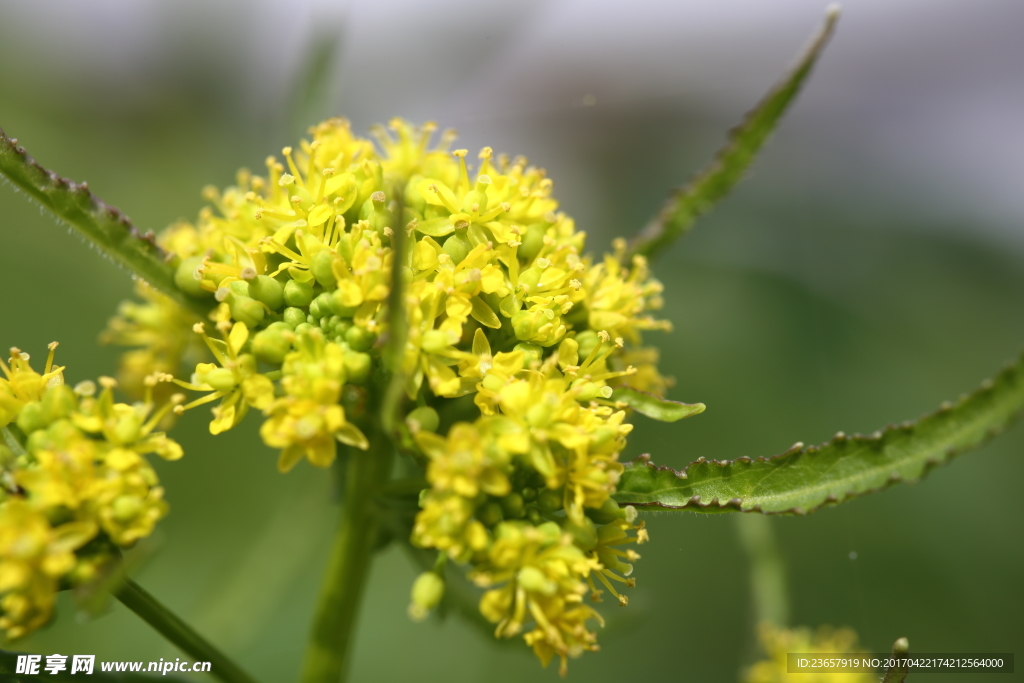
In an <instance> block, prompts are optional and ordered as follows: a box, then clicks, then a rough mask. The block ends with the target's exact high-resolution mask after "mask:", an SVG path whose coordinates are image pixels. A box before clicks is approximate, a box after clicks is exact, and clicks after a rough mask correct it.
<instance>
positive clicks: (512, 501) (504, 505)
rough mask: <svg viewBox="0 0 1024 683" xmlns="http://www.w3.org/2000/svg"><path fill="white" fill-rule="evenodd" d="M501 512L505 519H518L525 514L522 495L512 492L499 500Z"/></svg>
mask: <svg viewBox="0 0 1024 683" xmlns="http://www.w3.org/2000/svg"><path fill="white" fill-rule="evenodd" d="M501 511H502V512H503V513H504V514H505V519H519V518H521V517H522V516H523V515H525V514H526V505H525V503H523V497H522V495H520V494H518V493H516V492H514V491H513V492H512V493H510V494H508V495H507V496H505V497H504V498H502V499H501Z"/></svg>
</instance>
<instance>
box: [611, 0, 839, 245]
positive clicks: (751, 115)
mask: <svg viewBox="0 0 1024 683" xmlns="http://www.w3.org/2000/svg"><path fill="white" fill-rule="evenodd" d="M838 18H839V7H838V5H833V6H831V7H829V8H828V12H827V14H826V16H825V23H824V25H823V26H822V27H821V29H820V30H819V31H818V33H817V34H815V36H814V38H813V40H812V41H811V44H810V46H809V47H808V48H807V49H806V51H805V52H804V54H803V55H802V56H801V57H800V59H799V60H798V61H797V63H796V65H795V66H794V67H793V69H792V70H791V71H790V72H789V73H788V74H787V75H786V76H785V77H784V78H783V79H782V80H780V81H779V82H778V83H776V84H775V85H774V86H773V87H772V89H771V90H769V91H768V94H766V95H765V96H764V98H763V99H762V100H761V101H760V102H759V103H758V104H757V106H756V107H754V108H753V109H752V110H751V111H750V112H748V113H747V115H746V117H745V118H744V119H743V122H742V123H740V124H739V125H738V126H736V127H735V128H733V129H732V131H730V134H729V140H728V142H726V144H725V146H724V147H722V148H721V149H720V150H718V153H717V154H716V155H715V158H714V159H713V160H712V161H711V163H710V164H708V165H707V166H706V167H705V168H704V169H703V170H702V171H701V172H700V173H698V174H697V176H696V177H694V178H693V179H692V180H691V181H690V182H689V183H687V185H686V186H685V187H682V188H679V189H678V190H676V191H675V192H673V193H672V196H670V197H669V199H668V200H667V201H666V202H665V204H664V206H663V207H662V209H661V211H659V212H658V215H657V216H655V218H654V219H653V220H652V221H651V222H650V223H649V224H648V225H647V227H645V228H644V229H643V230H642V231H641V232H640V233H639V234H638V235H637V236H636V237H635V238H634V239H633V241H632V243H631V244H630V247H629V251H630V253H631V254H640V255H643V256H647V257H648V258H653V257H654V256H656V255H657V254H659V253H660V252H662V251H664V250H665V249H666V248H667V247H669V246H671V244H672V243H673V242H674V241H675V240H676V239H678V238H679V237H682V236H683V235H685V234H686V233H687V232H688V231H689V230H690V228H691V227H693V223H694V221H696V220H697V218H698V217H699V216H700V215H701V214H703V213H705V212H706V211H708V210H709V209H710V208H711V207H712V206H713V205H714V204H715V203H717V202H718V201H719V200H720V199H722V198H723V197H724V196H725V195H727V194H728V193H729V191H730V190H731V189H732V188H733V186H734V185H736V183H738V182H739V181H740V180H742V179H743V174H744V173H745V172H746V170H747V168H748V167H749V166H750V164H751V163H753V161H754V158H755V157H756V156H757V153H758V151H760V149H761V146H762V145H764V143H765V141H766V140H767V139H768V137H769V136H770V135H771V133H772V131H774V130H775V126H776V125H777V124H778V122H779V120H780V119H781V118H782V115H783V114H785V113H786V110H787V109H788V108H789V105H790V104H791V103H792V102H793V100H794V99H795V98H796V95H797V93H799V92H800V88H801V86H803V84H804V81H806V80H807V77H808V76H809V75H810V73H811V69H812V68H813V67H814V63H815V62H816V61H817V60H818V57H819V56H820V55H821V52H822V50H824V49H825V45H826V44H827V43H828V40H829V38H831V37H832V32H833V30H834V29H835V24H836V20H837V19H838Z"/></svg>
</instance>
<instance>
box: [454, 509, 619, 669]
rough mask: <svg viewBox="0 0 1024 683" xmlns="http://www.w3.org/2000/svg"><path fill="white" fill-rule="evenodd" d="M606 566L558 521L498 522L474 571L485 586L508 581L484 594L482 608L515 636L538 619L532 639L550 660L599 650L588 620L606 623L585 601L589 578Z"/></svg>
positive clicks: (505, 634)
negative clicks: (601, 566) (586, 553)
mask: <svg viewBox="0 0 1024 683" xmlns="http://www.w3.org/2000/svg"><path fill="white" fill-rule="evenodd" d="M598 569H600V565H599V564H598V563H597V561H596V560H593V559H590V558H588V557H587V556H586V555H585V554H584V552H583V551H582V550H580V549H579V548H578V547H577V546H576V545H574V544H573V543H572V540H571V538H570V536H569V535H567V534H564V533H563V532H562V530H561V529H559V528H558V526H557V525H556V524H554V523H552V522H547V523H545V524H541V525H540V526H537V527H534V526H530V525H528V524H524V523H521V522H503V523H501V524H500V525H498V528H497V530H496V532H495V540H494V543H493V544H492V546H491V548H490V550H489V551H488V553H487V557H486V560H485V561H484V562H483V563H481V564H480V565H479V566H478V567H477V568H476V569H474V571H473V577H474V579H475V581H476V582H477V583H478V584H479V585H481V586H484V587H490V586H493V585H495V584H504V585H503V586H501V587H500V588H492V589H491V590H488V591H487V592H486V593H484V595H483V598H481V600H480V611H481V612H482V613H483V615H484V617H486V618H487V619H488V621H490V622H492V623H496V624H497V628H496V629H495V636H497V637H499V638H511V637H513V636H515V635H517V634H519V633H521V632H522V631H523V629H524V627H525V626H526V625H527V624H528V623H530V622H532V623H533V625H534V627H533V629H532V630H531V631H530V632H528V633H527V634H526V635H525V638H526V642H527V643H528V644H529V645H531V646H532V647H533V649H534V652H535V653H536V654H537V656H538V657H539V658H540V659H541V661H542V662H543V663H544V664H545V665H547V663H548V662H549V661H550V660H551V657H552V656H553V655H558V656H559V658H560V659H561V662H562V663H561V667H560V671H561V673H562V675H565V671H566V666H567V658H568V657H578V656H580V655H581V654H582V653H583V652H584V651H586V650H596V649H597V645H596V638H595V636H594V635H593V634H592V633H591V632H590V631H589V630H588V629H587V626H586V623H587V621H589V620H590V619H594V620H595V621H597V622H598V623H603V622H602V620H601V617H600V616H599V615H598V614H597V612H596V611H594V609H593V608H591V607H588V606H586V605H584V604H583V595H584V594H585V593H586V590H587V588H586V583H585V580H586V579H587V578H588V577H589V575H590V573H591V572H592V571H595V570H598Z"/></svg>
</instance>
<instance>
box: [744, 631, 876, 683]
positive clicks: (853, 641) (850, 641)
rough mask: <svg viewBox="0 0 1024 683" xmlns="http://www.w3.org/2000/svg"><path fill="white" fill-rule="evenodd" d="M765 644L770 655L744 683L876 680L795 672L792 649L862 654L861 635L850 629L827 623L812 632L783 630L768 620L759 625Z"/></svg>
mask: <svg viewBox="0 0 1024 683" xmlns="http://www.w3.org/2000/svg"><path fill="white" fill-rule="evenodd" d="M758 636H759V639H760V641H761V647H762V649H763V650H764V653H765V655H767V658H766V659H764V660H762V661H759V662H757V663H756V664H754V665H753V666H752V667H750V669H748V670H747V672H746V675H745V676H744V678H743V683H876V682H877V681H878V678H877V677H876V676H875V675H874V674H871V673H850V672H838V673H837V672H814V673H798V674H791V673H788V671H789V664H788V662H787V656H788V654H789V653H791V652H796V653H805V654H808V655H819V656H820V655H836V654H851V655H852V654H860V655H866V654H867V653H866V652H864V651H863V650H862V649H861V648H860V647H859V646H858V645H857V634H856V633H855V632H854V631H853V630H852V629H848V628H841V629H832V628H829V627H826V626H823V627H821V628H820V629H818V630H817V631H816V632H814V633H811V631H810V629H807V628H797V629H783V628H779V627H777V626H774V625H773V624H769V623H764V624H761V625H760V626H759V627H758Z"/></svg>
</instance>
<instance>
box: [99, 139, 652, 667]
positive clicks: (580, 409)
mask: <svg viewBox="0 0 1024 683" xmlns="http://www.w3.org/2000/svg"><path fill="white" fill-rule="evenodd" d="M390 131H391V132H390V133H389V132H388V131H387V130H385V129H383V128H381V129H379V130H377V131H376V132H375V135H376V138H377V143H378V144H377V145H376V146H375V145H374V144H373V143H372V142H371V141H369V140H365V139H361V138H358V137H356V136H353V135H352V133H351V131H350V129H349V126H348V123H347V122H346V121H344V120H341V119H332V120H329V121H326V122H324V123H321V124H320V125H318V126H316V127H314V128H312V129H311V130H310V133H311V135H312V139H311V140H310V141H303V142H302V144H301V145H300V147H299V148H297V149H293V148H290V147H289V148H285V149H284V150H283V151H282V156H283V162H282V161H280V160H279V159H278V158H275V157H271V158H269V159H267V164H266V165H267V175H266V177H259V176H256V175H253V174H250V173H249V172H247V171H242V172H240V173H239V174H238V178H237V185H236V186H234V187H231V188H228V189H226V190H224V191H223V192H220V191H216V190H213V189H210V190H207V192H206V197H207V198H208V200H209V201H210V202H211V204H212V208H210V209H206V210H204V211H203V212H202V213H201V214H200V216H199V220H198V221H197V222H196V223H195V224H194V225H193V224H188V223H180V224H177V225H173V226H171V227H170V228H169V229H168V230H166V231H165V232H164V233H163V234H162V235H161V236H160V238H159V241H160V244H161V246H163V247H164V248H165V249H167V250H168V251H169V252H171V253H172V254H173V255H174V257H175V258H176V259H177V261H176V263H177V271H176V283H177V284H178V286H179V287H180V288H181V289H182V290H183V291H185V292H187V293H188V294H190V295H192V296H195V297H199V298H205V299H207V300H208V301H209V302H210V305H211V307H213V308H214V312H213V313H212V314H211V322H212V323H213V325H212V327H211V326H210V324H209V323H207V322H206V321H201V322H198V323H197V322H196V321H192V320H189V318H188V316H187V315H184V316H183V315H181V314H180V312H179V313H174V312H173V311H171V310H168V309H169V308H175V305H174V304H172V303H170V301H169V300H164V299H159V298H157V297H149V300H148V303H147V304H141V305H134V306H128V307H126V308H123V309H122V311H121V316H120V317H119V318H117V319H115V321H114V322H112V324H111V330H112V331H111V338H112V339H114V340H115V341H122V342H124V341H127V342H135V343H141V344H143V345H145V347H146V348H144V349H142V350H137V351H135V352H134V354H135V355H134V356H132V359H131V362H126V363H124V364H123V365H122V372H124V373H128V374H131V373H136V374H138V373H149V372H153V371H154V370H159V371H165V369H166V368H168V367H172V366H176V365H177V364H178V363H179V362H181V361H182V360H187V359H188V356H189V354H190V353H191V349H192V348H193V347H192V343H191V342H188V341H187V340H186V337H187V336H189V335H192V337H193V338H196V334H198V338H200V339H201V340H202V342H203V343H205V345H206V346H207V347H208V349H209V351H210V353H211V354H212V356H213V360H214V361H215V362H213V363H205V362H200V363H198V364H197V365H195V366H194V371H192V377H191V380H190V381H189V382H180V381H179V382H178V383H179V384H180V385H181V386H183V387H186V388H188V389H190V390H193V391H198V392H203V393H204V394H205V395H204V396H202V397H201V398H199V399H197V400H195V401H193V402H191V403H189V404H188V405H183V406H180V407H179V408H177V409H176V410H177V411H178V412H181V411H183V410H187V409H189V408H192V407H195V406H198V405H200V404H203V403H207V402H212V401H219V403H218V404H217V406H216V407H215V408H214V411H213V415H214V417H213V421H212V422H211V424H210V430H211V432H213V433H219V432H222V431H224V430H226V429H229V428H231V427H233V426H234V425H236V424H238V422H239V421H240V420H241V419H242V417H243V416H244V415H245V413H246V411H247V410H248V409H250V408H255V409H257V410H260V411H262V413H263V414H264V417H265V421H264V423H263V426H262V428H261V431H260V433H261V435H262V437H263V440H264V442H265V443H266V444H267V445H269V446H271V447H273V448H276V449H280V457H279V461H278V466H279V468H280V469H281V470H282V471H286V470H288V469H290V468H291V467H293V466H294V465H295V464H296V463H297V462H298V461H299V460H301V459H303V458H305V459H307V460H308V461H309V462H310V463H312V464H313V465H317V466H321V467H326V466H329V465H330V464H331V463H332V462H333V461H334V459H335V457H336V444H337V442H341V443H343V444H346V445H349V446H352V447H355V448H362V449H365V448H367V446H368V441H367V438H366V436H364V430H363V429H361V428H360V426H359V424H362V423H361V422H360V420H367V419H369V420H373V419H375V416H373V415H372V412H373V410H372V407H373V406H378V405H380V395H381V393H382V388H383V385H384V384H385V383H386V382H387V381H388V378H389V377H390V374H391V372H392V371H393V370H394V368H389V367H385V366H384V364H383V363H382V361H381V356H382V350H383V349H384V348H385V347H386V346H387V344H388V340H389V339H390V334H391V330H390V329H389V326H388V320H389V315H390V314H389V310H388V308H389V307H388V301H389V296H390V295H391V288H392V279H393V278H392V276H393V273H394V272H395V270H396V269H400V270H399V273H398V274H399V276H400V278H401V282H402V285H403V289H402V292H401V298H400V299H399V301H400V302H401V304H402V306H403V309H404V312H405V318H406V323H407V324H406V326H405V327H406V328H407V338H406V343H405V346H404V348H403V349H400V350H399V353H398V354H397V355H398V358H397V365H398V366H399V367H398V370H399V371H400V373H401V377H402V378H403V380H404V390H405V396H406V400H407V403H406V404H405V408H403V410H404V411H407V412H406V415H407V419H406V420H405V424H404V426H403V427H402V429H404V430H406V431H405V438H404V443H406V444H407V445H408V446H409V448H410V449H412V450H414V451H416V453H415V458H417V459H418V462H420V463H421V464H423V465H424V466H425V469H426V479H427V484H428V485H427V487H426V488H425V489H424V491H423V492H422V494H421V497H420V505H421V511H420V512H419V514H418V515H417V517H416V520H415V523H414V528H413V530H412V541H413V542H414V543H415V544H417V545H419V546H421V547H425V548H434V549H437V550H438V551H439V552H441V553H443V554H444V555H446V556H447V557H449V558H451V559H452V560H454V561H456V562H459V563H469V564H471V565H472V575H473V577H474V578H475V579H476V580H477V581H478V582H479V583H480V584H481V585H486V586H500V587H493V588H491V590H489V591H488V592H487V593H485V595H484V598H483V602H482V603H481V610H482V612H483V614H484V615H485V616H486V617H487V618H488V619H491V620H492V621H494V622H495V623H496V624H497V625H498V626H497V631H496V633H497V635H498V636H513V635H515V634H516V633H519V632H521V631H522V629H524V628H532V630H529V631H528V632H527V633H526V635H525V637H526V641H527V642H528V643H530V644H531V645H532V646H533V648H534V650H535V651H536V652H537V654H538V655H539V656H540V657H541V659H542V660H543V661H545V662H547V661H548V660H550V659H551V658H552V657H553V656H554V655H558V656H559V657H560V658H561V660H562V662H563V668H564V662H565V659H566V657H568V656H574V655H578V654H579V653H581V652H582V651H584V650H589V649H594V648H595V647H596V646H595V645H594V636H593V634H591V633H590V632H589V631H588V629H587V626H586V624H587V622H588V620H591V619H593V620H597V621H599V617H597V614H596V612H594V610H593V609H591V608H589V607H585V606H584V605H583V604H582V596H583V595H584V594H585V593H586V592H587V591H588V589H589V590H590V592H591V593H592V594H593V595H594V596H595V597H596V595H597V594H598V593H599V591H598V590H597V584H595V579H596V580H597V581H598V582H600V583H601V584H602V585H604V586H605V587H607V588H608V589H609V590H610V591H611V592H612V593H613V594H614V595H615V596H616V597H618V598H619V600H620V601H621V602H622V603H623V604H625V602H626V598H625V597H624V596H621V595H620V594H619V593H618V591H616V590H614V589H613V588H612V584H611V581H619V582H621V583H624V584H631V583H632V579H627V578H625V576H628V575H629V574H630V572H631V571H632V566H631V564H630V563H631V562H632V561H633V560H634V559H636V558H637V557H638V556H637V555H636V553H635V552H633V551H631V550H628V551H627V550H623V549H621V548H619V547H618V546H620V545H623V544H627V543H633V542H642V541H643V540H645V539H646V532H645V531H643V529H642V525H637V524H634V521H635V516H636V513H635V511H632V510H631V509H628V510H620V509H619V508H618V506H617V505H615V504H614V502H612V501H611V499H610V496H611V494H612V493H613V492H614V491H615V486H616V483H617V481H618V478H619V475H620V473H621V471H622V465H620V464H619V463H618V461H617V458H618V454H619V452H620V451H621V450H622V449H623V447H624V446H625V437H626V435H627V434H628V433H629V431H630V429H631V426H630V425H628V424H626V422H625V418H626V413H625V412H624V410H623V409H624V407H625V406H624V405H622V404H618V403H616V402H615V401H613V400H611V396H612V391H613V387H614V386H615V385H617V384H619V383H623V382H628V383H629V384H630V385H631V386H633V387H634V388H637V389H642V390H647V391H652V392H654V393H662V392H663V391H664V388H665V380H664V378H662V377H661V376H660V375H659V374H658V371H657V369H656V362H657V357H656V354H655V353H654V352H653V351H652V350H650V349H644V348H642V347H641V346H640V344H641V339H640V335H641V332H642V331H644V330H652V329H667V327H668V325H667V323H665V322H661V321H657V320H654V319H653V318H652V317H651V315H650V311H652V310H654V309H657V308H659V307H660V306H661V298H660V292H661V285H660V284H659V283H658V282H657V281H655V280H653V279H651V278H650V274H649V272H648V270H647V265H646V263H645V261H644V259H643V258H641V257H633V258H632V259H627V258H626V257H625V244H624V243H622V242H621V241H620V242H617V243H616V244H615V248H614V253H613V254H610V255H608V256H606V257H605V258H604V259H603V260H600V261H598V262H596V263H595V262H594V261H592V260H591V259H590V258H589V257H587V256H586V255H584V254H583V253H582V250H583V247H584V239H585V234H584V233H583V232H580V231H577V230H576V229H575V226H574V223H573V221H572V219H571V218H569V217H568V216H566V215H564V214H562V213H558V212H557V208H558V205H557V202H556V201H555V200H554V199H553V198H552V196H551V190H552V183H551V181H550V180H549V179H548V178H547V177H546V176H545V173H544V171H543V170H541V169H538V168H535V167H532V166H529V165H528V164H527V162H526V160H525V159H522V158H516V159H509V158H508V157H505V156H495V155H494V154H493V152H492V150H491V149H490V148H484V149H483V150H481V151H480V153H479V155H477V162H476V168H475V169H473V170H472V172H471V169H470V164H469V163H468V162H467V156H468V155H467V151H466V150H455V151H453V152H449V151H448V149H447V148H448V146H449V145H450V143H451V141H452V139H453V138H452V136H451V135H450V134H447V133H446V134H443V135H442V136H441V138H440V142H439V144H438V145H437V146H435V147H431V146H430V138H431V137H432V133H433V132H434V126H433V125H432V124H428V125H425V126H422V127H415V126H412V125H410V124H408V123H406V122H404V121H400V120H396V121H393V122H392V123H391V125H390ZM398 237H403V238H404V249H403V250H401V251H400V252H396V250H395V246H396V239H397V238H398ZM398 253H401V254H402V256H401V258H400V259H398V258H396V254H398ZM193 323H195V324H194V333H193V332H191V331H189V328H190V327H193ZM207 327H210V329H211V330H214V329H215V332H210V333H208V331H207ZM126 331H130V332H131V335H129V334H127V332H126ZM150 338H151V339H152V340H153V341H152V342H150V341H147V340H148V339H150ZM627 344H628V345H629V348H627ZM190 371H191V368H190ZM125 381H126V382H127V381H128V380H127V379H126V380H125ZM470 394H475V395H474V396H473V397H472V400H470V399H469V398H468V395H470ZM461 397H467V398H466V399H462V398H461ZM460 399H461V400H460ZM366 406H370V407H371V409H370V411H369V413H368V415H367V416H365V417H363V418H360V417H359V414H358V413H359V410H357V411H356V412H355V413H354V412H353V408H357V409H360V410H363V411H364V412H365V408H366ZM439 413H440V415H442V416H444V417H443V419H442V418H441V417H439ZM364 428H365V424H364ZM374 431H375V432H377V430H376V429H375V430H374ZM438 585H439V584H438V582H437V581H435V580H434V579H431V578H426V579H423V580H422V581H418V582H417V586H418V590H417V591H415V593H416V595H419V596H420V597H419V598H415V597H414V605H413V607H414V609H413V610H412V612H413V613H414V614H417V615H423V614H425V613H426V612H427V611H428V610H429V608H430V607H431V606H432V605H433V604H436V601H437V600H438V599H440V592H439V590H436V588H437V586H438ZM440 585H441V586H442V590H443V583H442V584H440ZM432 587H433V588H432ZM528 624H532V627H531V626H528Z"/></svg>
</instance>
